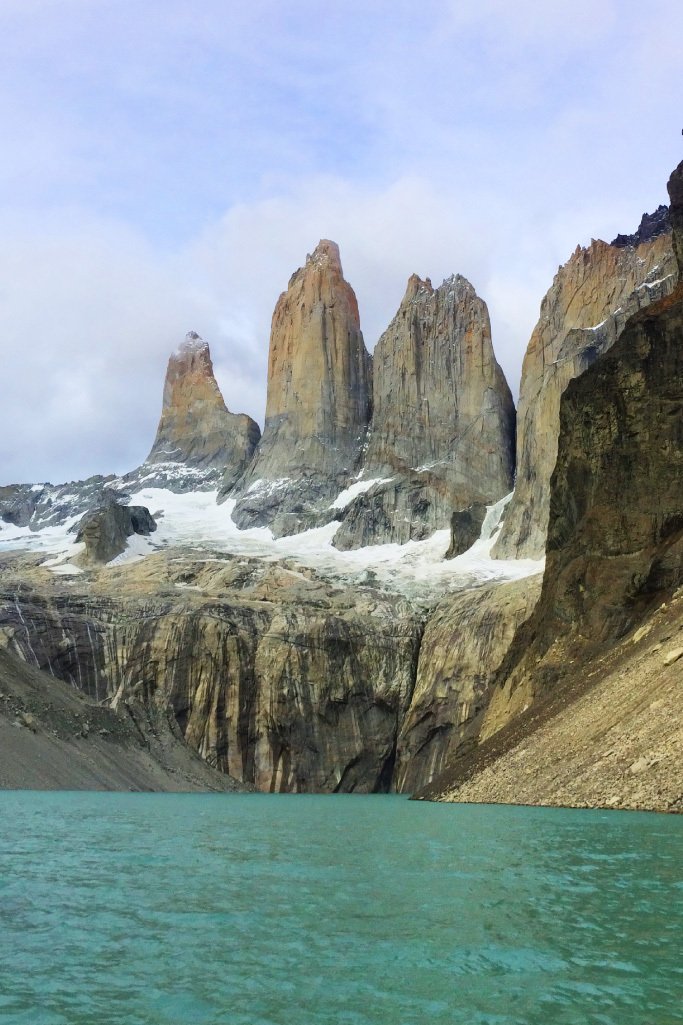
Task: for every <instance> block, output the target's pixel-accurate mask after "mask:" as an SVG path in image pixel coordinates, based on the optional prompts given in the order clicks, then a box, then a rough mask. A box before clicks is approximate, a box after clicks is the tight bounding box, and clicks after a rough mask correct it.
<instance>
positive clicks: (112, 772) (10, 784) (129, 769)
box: [0, 636, 249, 791]
mask: <svg viewBox="0 0 683 1025" xmlns="http://www.w3.org/2000/svg"><path fill="white" fill-rule="evenodd" d="M3 640H5V641H6V640H7V638H6V637H4V638H3V637H1V636H0V684H1V690H0V789H3V790H4V789H9V790H165V791H182V790H190V791H192V790H195V791H196V790H213V791H225V790H233V791H234V790H246V789H249V788H247V787H244V786H242V785H240V784H238V783H237V782H236V781H235V780H234V779H231V778H230V777H229V776H226V775H225V774H223V773H219V772H216V770H215V769H211V767H210V766H209V765H207V764H206V762H204V761H203V760H202V759H200V758H198V757H197V755H196V754H195V753H193V752H192V751H191V750H190V749H189V748H188V746H187V745H186V744H184V743H183V740H182V737H181V735H180V731H179V729H178V726H177V724H176V722H175V720H174V718H173V716H172V715H167V714H165V713H163V712H157V713H155V710H154V709H152V708H150V707H145V706H143V705H141V704H139V703H136V702H127V703H122V704H121V706H120V707H119V708H118V709H113V708H105V707H102V706H101V705H99V704H96V703H94V702H92V701H89V700H88V699H87V698H86V697H85V695H84V694H83V693H82V692H81V691H79V690H77V689H75V688H74V687H72V686H69V685H67V684H65V683H63V682H61V681H60V680H58V679H56V678H55V676H54V675H53V674H51V673H45V672H41V671H40V670H38V669H36V668H35V667H33V666H31V665H29V664H28V663H27V662H26V661H25V660H23V659H22V658H19V657H17V656H16V655H15V654H12V653H10V652H8V651H6V650H3V643H2V642H3Z"/></svg>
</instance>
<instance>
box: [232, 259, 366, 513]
mask: <svg viewBox="0 0 683 1025" xmlns="http://www.w3.org/2000/svg"><path fill="white" fill-rule="evenodd" d="M371 393H372V358H371V356H370V355H369V353H368V352H367V350H366V348H365V343H364V342H363V335H362V334H361V330H360V321H359V316H358V303H357V302H356V296H355V294H354V292H353V289H352V288H351V286H350V285H349V283H348V282H347V281H346V280H345V279H344V275H343V272H342V266H341V261H340V258H339V249H338V247H337V246H336V244H335V243H334V242H330V241H327V240H325V239H324V240H322V241H321V242H319V243H318V245H317V247H316V249H315V251H314V252H313V255H312V256H308V257H307V258H306V263H305V266H303V267H300V268H299V270H297V271H296V272H295V273H294V274H293V275H292V277H291V278H290V281H289V286H288V288H287V291H286V292H283V293H282V295H281V296H280V298H279V299H278V302H277V305H276V307H275V312H274V314H273V323H272V330H271V337H270V354H269V358H268V399H267V404H266V422H265V428H264V431H263V437H262V439H261V443H260V445H259V448H258V453H257V456H256V459H255V461H254V463H253V465H252V467H251V468H250V471H249V474H248V476H247V477H246V478H245V480H244V482H243V487H244V490H245V492H246V493H245V494H244V496H243V497H242V498H241V499H240V500H239V501H238V505H237V508H236V509H235V511H234V513H233V516H234V519H235V521H236V522H237V523H238V524H239V525H240V526H249V525H252V524H254V523H269V524H270V525H271V526H274V529H276V531H278V532H282V533H292V532H294V531H295V530H297V529H302V527H304V526H307V525H309V520H308V519H307V517H313V520H315V517H316V516H317V515H318V513H322V511H323V509H324V508H325V507H327V506H328V505H329V502H330V500H331V498H333V497H334V496H336V494H338V492H339V491H340V490H341V489H342V488H343V487H344V486H345V484H346V481H347V480H348V477H349V476H350V475H351V474H352V473H353V471H355V470H356V469H357V467H358V463H359V460H360V457H361V452H362V448H363V442H364V440H365V434H366V431H367V426H368V423H369V421H370V415H371V411H372V397H371ZM283 479H284V480H285V481H286V482H287V483H286V485H285V486H282V487H278V490H277V494H275V493H274V492H272V490H269V489H268V483H269V482H281V481H283ZM249 488H251V491H249ZM266 497H267V499H268V500H267V502H264V498H266ZM290 507H291V508H290ZM276 518H277V519H278V523H274V520H275V519H276ZM328 518H329V516H328ZM278 524H279V525H278Z"/></svg>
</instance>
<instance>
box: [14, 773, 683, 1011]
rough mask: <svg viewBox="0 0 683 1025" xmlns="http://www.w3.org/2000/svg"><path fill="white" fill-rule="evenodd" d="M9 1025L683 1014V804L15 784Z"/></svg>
mask: <svg viewBox="0 0 683 1025" xmlns="http://www.w3.org/2000/svg"><path fill="white" fill-rule="evenodd" d="M0 1022H2V1023H3V1025H4V1023H8V1022H11V1023H12V1025H15V1023H17V1025H18V1023H26V1025H99V1023H102V1025H105V1023H106V1025H195V1023H196V1025H199V1023H201V1025H223V1023H228V1025H323V1023H328V1022H329V1023H335V1025H379V1023H382V1025H409V1023H410V1025H418V1023H419V1025H423V1023H424V1025H426V1023H429V1025H433V1023H442V1022H443V1023H449V1025H460V1023H462V1025H484V1023H486V1025H512V1023H515V1025H518V1023H519V1025H531V1023H533V1025H602V1023H604V1025H672V1023H680V1022H683V818H676V817H664V816H657V815H642V814H628V813H623V812H581V811H566V810H561V809H528V808H505V807H486V806H480V807H472V806H470V807H468V806H457V805H430V804H424V803H418V802H415V803H412V802H409V801H407V800H405V799H403V798H398V797H380V796H377V797H355V796H339V797H307V796H302V797H296V796H265V795H156V794H150V795H147V794H60V793H50V794H35V793H27V792H24V793H4V794H0Z"/></svg>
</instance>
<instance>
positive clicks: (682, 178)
mask: <svg viewBox="0 0 683 1025" xmlns="http://www.w3.org/2000/svg"><path fill="white" fill-rule="evenodd" d="M669 195H670V197H671V203H672V206H671V220H672V224H673V226H674V231H675V233H676V236H675V240H676V251H677V253H678V254H679V262H680V259H681V256H683V246H682V245H681V238H682V237H683V236H682V233H681V232H682V229H683V163H682V164H680V165H679V167H678V168H677V169H676V171H675V172H674V174H673V175H672V177H671V180H670V182H669ZM679 270H680V265H679ZM682 582H683V284H680V283H679V284H678V285H677V287H676V289H675V290H674V292H673V293H672V294H671V295H669V296H667V297H665V298H664V299H661V300H660V301H659V302H657V303H655V304H653V305H652V306H650V307H649V308H647V309H645V310H642V311H641V312H639V313H637V314H635V315H634V316H633V317H632V318H631V319H630V321H629V322H628V324H627V325H626V327H625V329H624V331H623V333H622V335H621V337H620V338H619V340H618V342H617V343H616V344H615V345H614V347H613V348H612V349H611V350H610V351H609V352H608V353H606V354H605V355H604V356H603V357H602V358H601V359H600V360H599V361H598V362H597V363H596V364H594V365H593V366H592V367H590V368H589V369H588V370H587V371H586V372H585V373H584V374H583V375H582V376H581V377H579V378H577V379H576V380H575V381H572V382H571V384H570V385H569V386H568V388H567V390H566V392H565V393H564V396H563V397H562V403H561V409H560V443H559V451H558V457H557V465H556V467H555V471H554V473H553V477H552V483H551V496H550V516H549V528H548V545H547V564H546V572H545V576H544V580H543V590H542V594H541V598H540V600H539V604H538V606H537V608H536V611H535V613H534V615H533V616H532V617H531V619H530V620H529V622H528V624H527V625H526V627H525V628H523V630H522V631H521V632H520V636H519V638H518V639H517V640H516V642H515V645H514V648H513V650H512V656H513V660H512V663H511V670H510V672H509V673H508V674H507V679H506V680H505V683H504V685H503V686H501V688H500V689H499V690H498V691H497V692H496V694H495V695H494V700H493V701H492V704H491V707H490V709H489V712H488V713H487V718H486V721H485V724H484V726H485V729H484V735H488V734H490V733H493V732H494V731H495V730H497V729H498V728H500V726H501V725H504V724H505V722H506V721H507V719H509V718H510V716H512V715H515V714H516V713H518V712H519V710H520V709H521V708H522V707H523V706H524V705H525V704H527V703H529V702H530V701H531V700H533V698H534V697H536V696H537V695H538V694H539V693H543V690H544V685H546V684H547V685H549V684H550V683H554V682H555V681H557V680H559V679H561V678H562V676H563V673H564V671H565V667H566V659H567V654H566V653H567V650H568V648H570V649H572V653H573V654H576V655H577V657H579V656H580V657H582V658H586V657H587V656H588V655H590V654H591V652H594V651H595V650H597V649H599V648H600V647H601V646H604V645H608V644H610V643H614V641H615V640H616V639H618V638H619V637H621V636H623V635H624V634H625V633H626V632H627V631H628V630H629V629H631V628H633V627H634V626H635V625H637V624H638V623H639V622H640V621H641V619H642V618H643V616H644V615H646V614H647V613H648V611H650V610H651V609H652V608H653V606H655V605H658V604H660V603H661V601H662V597H668V596H669V595H670V594H671V592H672V591H673V590H674V589H675V588H677V587H678V586H679V585H680V584H681V583H682Z"/></svg>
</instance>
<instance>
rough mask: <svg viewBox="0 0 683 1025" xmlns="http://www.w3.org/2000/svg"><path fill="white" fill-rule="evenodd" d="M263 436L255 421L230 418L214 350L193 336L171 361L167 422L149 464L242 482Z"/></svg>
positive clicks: (159, 431)
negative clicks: (177, 465) (202, 471)
mask: <svg viewBox="0 0 683 1025" xmlns="http://www.w3.org/2000/svg"><path fill="white" fill-rule="evenodd" d="M260 434H261V432H260V430H259V426H258V424H257V423H256V422H255V421H254V420H252V419H251V417H249V416H246V415H245V414H237V413H231V412H229V410H228V408H227V406H226V405H225V402H224V400H223V396H222V395H221V392H220V389H219V387H218V384H217V383H216V378H215V377H214V373H213V363H212V362H211V353H210V351H209V346H208V344H207V342H205V341H204V340H203V339H202V338H200V337H199V335H198V334H196V333H195V332H194V331H191V332H190V333H189V334H188V335H187V336H186V337H185V340H184V341H183V342H182V343H181V345H180V346H179V348H178V349H177V350H176V352H174V353H173V355H172V356H171V357H170V359H169V361H168V369H167V371H166V380H165V382H164V397H163V405H162V410H161V420H160V421H159V427H158V428H157V434H156V438H155V440H154V444H153V446H152V451H151V452H150V454H149V455H148V456H147V463H183V464H185V465H187V466H190V467H194V468H196V469H220V470H224V471H225V473H226V474H227V475H228V476H230V477H231V478H233V479H237V477H238V476H239V475H240V474H241V473H242V472H243V471H244V469H245V467H246V465H247V463H248V462H249V460H250V459H251V457H252V455H253V453H254V449H255V448H256V445H257V443H258V440H259V438H260Z"/></svg>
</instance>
